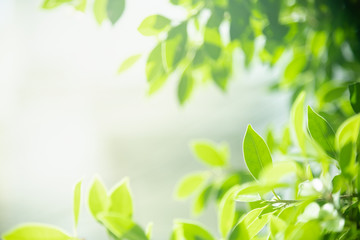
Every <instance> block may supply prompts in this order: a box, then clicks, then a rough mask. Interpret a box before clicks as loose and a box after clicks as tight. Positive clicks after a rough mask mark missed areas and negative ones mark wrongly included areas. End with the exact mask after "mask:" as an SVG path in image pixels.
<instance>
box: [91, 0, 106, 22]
mask: <svg viewBox="0 0 360 240" xmlns="http://www.w3.org/2000/svg"><path fill="white" fill-rule="evenodd" d="M107 1H108V0H95V1H94V9H93V11H94V16H95V19H96V22H97V23H98V24H99V25H100V24H101V23H102V22H103V21H104V20H105V19H106V18H107V10H106V8H107Z"/></svg>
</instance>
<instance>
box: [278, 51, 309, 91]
mask: <svg viewBox="0 0 360 240" xmlns="http://www.w3.org/2000/svg"><path fill="white" fill-rule="evenodd" d="M305 66H306V55H305V54H303V53H298V54H296V55H294V58H293V60H292V61H291V62H290V63H289V64H288V65H287V67H286V69H285V71H284V80H283V84H291V83H292V82H293V81H294V80H295V78H296V77H297V76H299V74H300V73H301V72H302V71H303V69H304V68H305Z"/></svg>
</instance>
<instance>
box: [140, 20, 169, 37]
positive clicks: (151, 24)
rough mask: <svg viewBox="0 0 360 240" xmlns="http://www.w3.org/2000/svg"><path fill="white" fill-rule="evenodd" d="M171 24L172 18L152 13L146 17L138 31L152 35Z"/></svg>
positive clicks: (145, 34)
mask: <svg viewBox="0 0 360 240" xmlns="http://www.w3.org/2000/svg"><path fill="white" fill-rule="evenodd" d="M169 26H170V19H168V18H166V17H164V16H161V15H152V16H149V17H147V18H145V19H144V20H143V21H142V22H141V24H140V26H139V27H138V31H139V32H140V33H141V34H142V35H144V36H152V35H157V34H159V33H161V32H162V31H164V30H166V29H167V28H168V27H169Z"/></svg>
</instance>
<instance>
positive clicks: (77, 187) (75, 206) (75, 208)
mask: <svg viewBox="0 0 360 240" xmlns="http://www.w3.org/2000/svg"><path fill="white" fill-rule="evenodd" d="M81 184H82V180H80V181H79V182H78V183H77V184H76V185H75V188H74V203H73V212H74V226H75V229H76V228H77V225H78V222H79V213H80V203H81Z"/></svg>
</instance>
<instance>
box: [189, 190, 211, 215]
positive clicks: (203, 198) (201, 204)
mask: <svg viewBox="0 0 360 240" xmlns="http://www.w3.org/2000/svg"><path fill="white" fill-rule="evenodd" d="M213 191H214V187H213V185H211V184H210V185H208V186H207V187H205V188H204V189H203V190H202V191H201V192H200V194H199V195H198V196H197V197H196V198H195V201H194V205H193V208H192V212H193V213H194V214H195V215H198V214H200V213H201V212H202V211H203V210H204V208H205V207H206V206H207V204H208V203H209V200H210V197H211V193H212V192H213Z"/></svg>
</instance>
